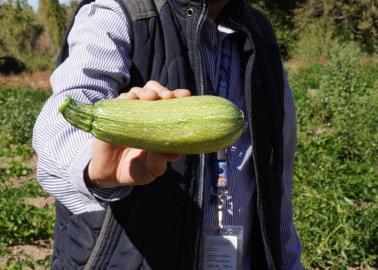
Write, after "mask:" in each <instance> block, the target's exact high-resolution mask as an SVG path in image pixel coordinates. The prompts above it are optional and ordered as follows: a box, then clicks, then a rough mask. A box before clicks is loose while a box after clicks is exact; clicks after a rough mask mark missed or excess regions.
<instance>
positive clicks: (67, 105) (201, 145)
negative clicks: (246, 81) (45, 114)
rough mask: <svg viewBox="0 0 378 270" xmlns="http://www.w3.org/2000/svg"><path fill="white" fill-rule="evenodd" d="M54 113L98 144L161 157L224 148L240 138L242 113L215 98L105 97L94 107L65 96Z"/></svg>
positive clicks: (231, 104)
mask: <svg viewBox="0 0 378 270" xmlns="http://www.w3.org/2000/svg"><path fill="white" fill-rule="evenodd" d="M59 111H60V112H61V113H62V114H63V117H64V118H65V119H66V120H67V121H68V122H69V123H70V124H71V125H73V126H74V127H77V128H79V129H82V130H84V131H86V132H90V133H91V134H93V136H94V137H96V138H98V139H100V140H102V141H105V142H108V143H111V144H114V145H119V146H124V147H133V148H139V149H145V150H150V151H156V152H161V153H178V154H199V153H210V152H215V151H217V150H221V149H225V148H227V146H229V145H231V144H232V143H234V142H235V141H236V140H237V139H238V138H239V137H240V135H241V133H242V131H243V127H244V117H243V113H242V111H241V110H239V109H238V108H237V107H236V106H235V105H234V104H233V103H232V102H230V101H228V100H226V99H224V98H220V97H216V96H191V97H183V98H173V99H164V100H155V101H148V100H124V99H109V100H103V101H99V102H97V103H94V104H84V103H80V102H77V101H74V100H73V99H71V98H67V99H66V100H65V102H64V103H63V104H62V105H61V106H60V108H59Z"/></svg>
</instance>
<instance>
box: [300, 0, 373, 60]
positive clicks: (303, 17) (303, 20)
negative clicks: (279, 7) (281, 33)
mask: <svg viewBox="0 0 378 270" xmlns="http://www.w3.org/2000/svg"><path fill="white" fill-rule="evenodd" d="M314 21H318V22H319V21H320V22H321V23H322V24H323V25H329V26H331V27H332V28H334V29H335V33H334V34H335V36H336V37H338V38H340V39H341V40H346V41H348V40H353V41H357V42H359V43H360V45H361V47H362V48H363V49H364V50H365V51H368V52H371V53H372V52H377V51H378V5H377V1H376V0H307V1H306V3H305V4H303V5H301V6H300V7H299V8H298V9H297V10H296V11H295V24H296V26H297V27H298V29H299V31H302V30H303V29H304V28H306V27H307V26H308V25H309V24H311V23H313V22H314Z"/></svg>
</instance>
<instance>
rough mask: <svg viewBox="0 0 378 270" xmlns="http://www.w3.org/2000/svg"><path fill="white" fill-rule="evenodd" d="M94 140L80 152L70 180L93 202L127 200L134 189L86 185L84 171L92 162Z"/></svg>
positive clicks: (70, 171)
mask: <svg viewBox="0 0 378 270" xmlns="http://www.w3.org/2000/svg"><path fill="white" fill-rule="evenodd" d="M91 148H92V140H89V141H88V142H87V143H86V144H85V145H84V146H83V147H82V149H81V150H80V152H79V154H78V155H77V157H76V159H75V160H74V161H73V162H72V165H71V167H70V169H69V173H70V179H71V181H72V184H73V186H74V187H75V188H76V190H77V191H78V192H80V193H82V194H83V195H85V196H87V197H88V198H89V199H91V200H97V201H98V200H100V201H103V202H114V201H119V200H121V199H123V198H125V197H126V196H127V195H128V194H129V193H130V192H131V190H132V187H116V188H102V187H99V186H95V185H86V183H85V180H84V171H85V169H86V167H87V166H88V163H89V161H90V160H91Z"/></svg>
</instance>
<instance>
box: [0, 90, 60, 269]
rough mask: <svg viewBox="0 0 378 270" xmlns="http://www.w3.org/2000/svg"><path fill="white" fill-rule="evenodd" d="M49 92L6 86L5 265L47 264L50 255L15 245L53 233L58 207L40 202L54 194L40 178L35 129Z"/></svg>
mask: <svg viewBox="0 0 378 270" xmlns="http://www.w3.org/2000/svg"><path fill="white" fill-rule="evenodd" d="M46 98H47V93H45V92H40V91H35V92H34V91H30V90H29V89H24V88H9V87H6V86H3V85H0V193H1V194H3V196H1V198H0V209H1V211H0V231H1V234H0V268H1V269H4V267H5V266H6V267H7V268H6V269H24V268H23V267H25V266H28V267H30V268H31V269H34V268H35V267H37V266H41V265H42V266H43V265H44V266H46V262H47V261H49V258H45V259H42V260H41V261H38V262H37V261H34V259H33V258H30V257H29V258H28V256H25V255H22V252H21V253H20V252H18V253H14V252H11V251H10V249H11V248H12V247H22V246H24V245H36V243H37V242H38V241H43V240H49V239H51V237H52V232H53V224H54V209H53V206H52V205H51V204H48V205H45V206H43V205H39V206H38V205H35V203H34V204H33V202H34V201H35V200H39V199H41V198H42V199H45V198H47V197H48V194H47V193H45V192H44V191H43V190H42V189H41V187H40V186H39V185H38V183H37V182H36V179H35V161H34V159H35V158H34V157H33V151H32V148H31V135H32V128H33V125H34V122H35V119H36V116H37V114H38V113H39V111H40V109H41V106H42V104H43V102H44V101H45V100H46Z"/></svg>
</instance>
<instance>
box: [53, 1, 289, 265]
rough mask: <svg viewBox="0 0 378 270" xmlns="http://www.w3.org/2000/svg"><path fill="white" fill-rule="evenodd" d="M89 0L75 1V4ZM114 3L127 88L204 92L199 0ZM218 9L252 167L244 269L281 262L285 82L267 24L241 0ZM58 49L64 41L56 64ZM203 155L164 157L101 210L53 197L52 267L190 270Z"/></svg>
mask: <svg viewBox="0 0 378 270" xmlns="http://www.w3.org/2000/svg"><path fill="white" fill-rule="evenodd" d="M91 1H92V0H83V1H82V2H81V3H80V6H79V8H80V7H81V6H83V5H84V4H87V3H89V2H91ZM117 1H119V3H120V5H121V6H122V8H123V10H124V12H125V13H126V14H127V16H128V17H129V18H130V19H131V21H132V28H133V33H134V37H133V52H132V56H131V57H132V62H133V66H132V68H131V71H130V72H131V83H130V85H129V86H128V87H129V88H131V87H132V86H143V85H144V84H145V83H146V82H147V81H148V80H156V81H159V82H160V83H161V84H163V85H166V86H167V87H168V88H169V89H177V88H187V89H190V90H191V91H192V95H203V94H206V89H207V83H208V82H207V79H206V78H207V77H206V75H205V66H204V56H203V55H202V52H201V48H200V47H199V38H200V37H199V33H200V31H201V27H202V24H203V21H204V19H205V17H206V14H207V12H206V7H205V5H204V4H203V3H202V1H201V0H192V1H190V0H155V1H153V0H117ZM224 10H225V11H224V12H223V13H222V14H221V16H222V18H224V19H225V20H227V21H228V23H230V24H232V26H233V27H235V28H237V29H238V30H240V32H241V33H242V35H241V37H240V47H241V50H242V53H241V55H242V57H241V59H242V63H241V64H242V67H241V70H242V71H243V72H244V89H245V95H246V101H247V102H246V104H247V107H248V108H247V111H248V115H247V118H248V121H249V122H250V127H251V128H250V134H251V140H252V143H253V146H254V147H253V148H254V150H253V160H252V162H253V164H252V165H253V168H254V170H255V174H256V194H255V202H256V203H255V207H256V211H254V213H256V214H255V217H254V225H253V234H252V237H251V238H252V239H250V241H251V243H252V246H253V250H252V252H253V255H252V256H253V258H254V259H253V262H251V264H252V267H253V269H281V245H282V244H281V234H280V220H281V216H280V215H281V211H280V210H281V205H280V204H281V194H282V192H281V189H282V179H281V178H282V162H283V156H282V155H283V153H282V148H283V136H282V127H283V118H284V113H283V92H284V82H283V69H282V63H281V59H280V54H279V49H278V46H277V43H276V40H275V37H274V33H273V30H272V28H271V25H270V23H269V22H268V21H267V19H266V18H265V17H264V16H263V15H262V14H261V13H259V12H258V11H256V10H255V9H253V8H251V7H250V6H249V4H248V3H247V1H242V0H241V1H236V0H235V1H231V2H230V4H229V6H228V7H227V8H225V9H224ZM252 37H253V40H252ZM254 49H255V50H256V52H255V53H253V50H254ZM67 56H68V45H67V39H66V41H65V43H64V45H63V48H62V50H61V54H60V56H59V58H58V65H59V64H60V63H61V62H62V61H64V59H65V58H66V57H67ZM129 88H128V89H129ZM128 89H120V92H124V91H127V90H128ZM203 158H204V156H203V155H202V156H186V157H185V158H183V159H182V160H180V161H179V162H176V163H172V164H169V167H168V169H167V171H166V173H165V174H164V175H163V176H161V177H159V178H158V179H156V181H154V182H153V183H152V184H150V185H147V186H141V187H134V188H133V190H132V192H131V194H130V195H129V196H127V197H126V198H125V199H123V200H121V201H118V202H114V203H109V204H108V205H107V207H108V209H107V211H103V212H95V213H85V214H81V215H73V214H72V213H71V212H70V211H69V210H68V209H67V208H65V207H64V206H63V205H62V204H60V203H59V202H57V203H56V208H57V212H56V213H57V217H56V226H55V242H54V255H53V261H52V268H53V269H125V270H129V269H130V270H134V269H196V268H197V267H198V256H199V246H200V235H201V224H202V210H201V209H202V205H203V192H206V191H204V190H203V176H202V174H203V160H204V159H203Z"/></svg>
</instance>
